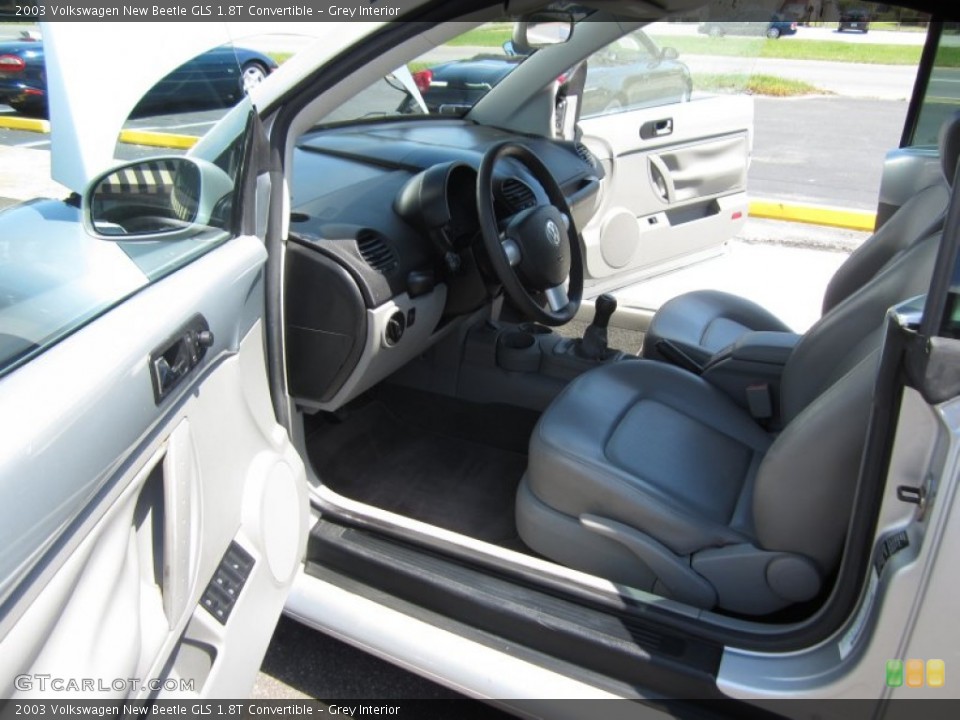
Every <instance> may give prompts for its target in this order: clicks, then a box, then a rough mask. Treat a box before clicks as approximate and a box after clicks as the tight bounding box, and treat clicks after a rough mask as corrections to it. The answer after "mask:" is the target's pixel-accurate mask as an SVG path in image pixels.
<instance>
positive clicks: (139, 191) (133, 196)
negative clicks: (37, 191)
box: [84, 157, 233, 240]
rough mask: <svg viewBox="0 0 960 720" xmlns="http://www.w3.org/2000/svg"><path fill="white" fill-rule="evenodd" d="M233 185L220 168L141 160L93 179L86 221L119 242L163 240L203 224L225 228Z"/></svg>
mask: <svg viewBox="0 0 960 720" xmlns="http://www.w3.org/2000/svg"><path fill="white" fill-rule="evenodd" d="M232 196H233V183H232V181H231V180H230V177H229V176H228V175H227V174H226V173H225V172H223V171H222V170H221V169H220V168H218V167H217V166H215V165H212V164H210V163H206V162H203V161H199V160H194V159H191V158H185V157H161V158H151V159H149V160H137V161H135V162H131V163H127V164H124V165H121V166H120V167H118V168H114V169H113V170H111V171H109V172H107V173H105V174H103V175H101V176H100V177H98V178H97V179H96V180H94V181H93V182H92V183H91V184H90V186H89V189H88V190H87V193H86V196H85V198H84V205H85V212H84V220H85V222H86V224H87V226H88V229H89V230H92V231H93V232H94V234H96V235H101V236H103V237H107V238H111V239H117V240H121V239H122V240H131V239H138V238H142V239H149V240H155V239H159V238H158V236H167V235H179V234H182V233H183V232H184V231H187V230H190V229H191V228H194V227H196V226H197V225H198V224H199V225H205V226H210V225H212V226H214V227H226V226H227V222H228V220H229V215H230V212H229V211H230V198H231V197H232Z"/></svg>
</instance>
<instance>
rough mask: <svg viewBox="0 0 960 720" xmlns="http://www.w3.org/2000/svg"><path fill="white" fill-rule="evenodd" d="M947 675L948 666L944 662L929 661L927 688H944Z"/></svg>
mask: <svg viewBox="0 0 960 720" xmlns="http://www.w3.org/2000/svg"><path fill="white" fill-rule="evenodd" d="M946 675H947V666H946V663H944V662H943V660H927V687H932V688H942V687H943V684H944V682H946Z"/></svg>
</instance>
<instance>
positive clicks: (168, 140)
mask: <svg viewBox="0 0 960 720" xmlns="http://www.w3.org/2000/svg"><path fill="white" fill-rule="evenodd" d="M199 139H200V138H198V137H195V136H193V135H175V134H173V133H162V132H152V131H150V130H121V131H120V142H122V143H127V144H129V145H149V146H150V147H162V148H177V149H179V150H189V149H190V148H192V147H193V146H194V145H196V144H197V141H198V140H199Z"/></svg>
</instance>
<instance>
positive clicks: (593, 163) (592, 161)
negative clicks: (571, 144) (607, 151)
mask: <svg viewBox="0 0 960 720" xmlns="http://www.w3.org/2000/svg"><path fill="white" fill-rule="evenodd" d="M576 148H577V155H579V156H580V159H581V160H583V161H584V162H585V163H586V164H587V165H589V166H590V167H592V168H595V167H597V158H596V157H594V155H593V153H592V152H590V148H588V147H587V146H586V145H584V144H583V143H577V145H576Z"/></svg>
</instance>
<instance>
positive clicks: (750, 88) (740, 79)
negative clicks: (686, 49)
mask: <svg viewBox="0 0 960 720" xmlns="http://www.w3.org/2000/svg"><path fill="white" fill-rule="evenodd" d="M693 89H694V90H703V91H706V92H716V93H748V94H750V95H766V96H769V97H799V96H803V95H831V94H832V93H830V92H828V91H826V90H823V89H821V88H818V87H817V86H816V85H811V84H810V83H807V82H803V81H802V80H792V79H790V78H783V77H776V76H774V75H747V74H745V73H719V74H713V73H696V74H694V76H693Z"/></svg>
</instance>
